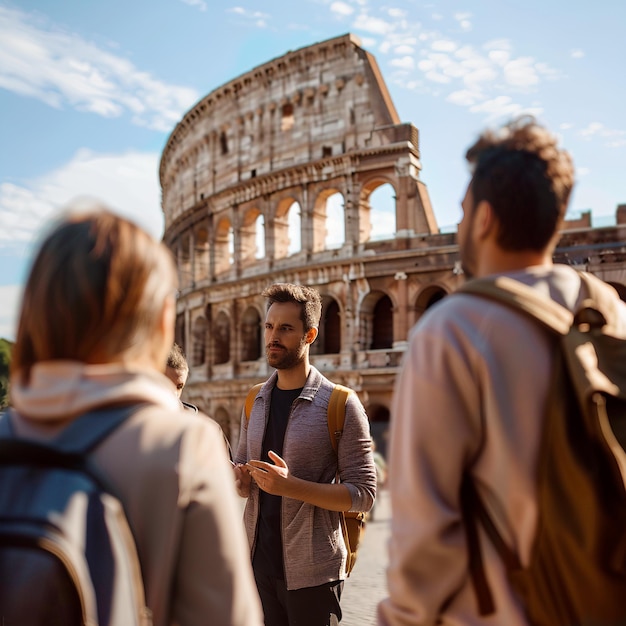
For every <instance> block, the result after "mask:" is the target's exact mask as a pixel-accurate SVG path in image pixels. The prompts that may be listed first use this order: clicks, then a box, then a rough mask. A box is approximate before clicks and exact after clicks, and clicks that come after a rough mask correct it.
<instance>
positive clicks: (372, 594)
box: [341, 490, 390, 626]
mask: <svg viewBox="0 0 626 626" xmlns="http://www.w3.org/2000/svg"><path fill="white" fill-rule="evenodd" d="M389 518H390V509H389V493H388V492H387V491H386V490H381V491H379V494H378V498H377V502H376V511H375V516H374V520H373V521H369V522H368V524H367V527H366V529H365V536H364V537H363V544H362V546H361V547H360V548H359V555H358V559H357V562H356V565H355V566H354V570H352V574H350V578H348V579H347V580H346V582H345V584H344V587H343V595H342V597H341V607H342V610H343V619H342V620H341V626H371V625H372V624H376V605H377V604H378V602H380V600H381V599H382V598H384V597H385V596H386V595H387V586H386V581H385V568H386V567H387V538H388V536H389Z"/></svg>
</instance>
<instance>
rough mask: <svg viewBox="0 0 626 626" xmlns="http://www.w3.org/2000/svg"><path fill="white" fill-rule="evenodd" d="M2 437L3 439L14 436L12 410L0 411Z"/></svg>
mask: <svg viewBox="0 0 626 626" xmlns="http://www.w3.org/2000/svg"><path fill="white" fill-rule="evenodd" d="M0 437H1V438H3V439H6V438H9V437H13V424H12V422H11V410H10V409H6V411H0Z"/></svg>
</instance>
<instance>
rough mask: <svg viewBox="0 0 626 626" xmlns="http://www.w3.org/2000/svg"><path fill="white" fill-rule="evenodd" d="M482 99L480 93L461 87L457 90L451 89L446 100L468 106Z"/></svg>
mask: <svg viewBox="0 0 626 626" xmlns="http://www.w3.org/2000/svg"><path fill="white" fill-rule="evenodd" d="M482 99H483V96H482V94H480V93H476V92H475V91H470V90H469V89H461V90H459V91H453V92H452V93H451V94H450V95H448V97H447V98H446V100H447V101H448V102H451V103H452V104H457V105H459V106H462V107H469V106H472V105H474V104H476V103H477V102H480V101H481V100H482Z"/></svg>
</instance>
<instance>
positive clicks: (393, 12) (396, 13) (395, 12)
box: [387, 9, 407, 20]
mask: <svg viewBox="0 0 626 626" xmlns="http://www.w3.org/2000/svg"><path fill="white" fill-rule="evenodd" d="M387 13H388V14H389V17H392V18H393V19H395V20H397V19H401V18H404V17H406V16H407V12H406V11H405V10H404V9H389V10H388V11H387Z"/></svg>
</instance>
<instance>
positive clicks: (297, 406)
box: [235, 366, 376, 590]
mask: <svg viewBox="0 0 626 626" xmlns="http://www.w3.org/2000/svg"><path fill="white" fill-rule="evenodd" d="M277 378H278V376H277V373H276V372H274V374H272V376H271V377H270V378H269V379H268V380H267V382H266V383H265V385H264V386H263V387H262V388H261V390H260V391H259V393H258V395H257V397H256V399H255V401H254V404H253V406H252V410H251V412H250V420H249V422H248V420H247V419H246V416H245V412H243V413H242V418H241V433H240V438H239V446H238V448H237V454H236V455H235V461H236V462H238V463H245V462H246V461H249V460H252V459H260V458H261V448H262V444H263V436H264V434H265V428H266V425H267V420H268V418H269V410H270V401H271V396H272V389H273V388H274V386H275V384H276V381H277ZM333 387H334V385H333V383H331V382H330V381H329V380H328V379H327V378H325V377H324V376H323V375H322V374H321V373H320V372H319V371H318V370H317V369H316V368H315V367H313V366H311V370H310V372H309V376H308V377H307V380H306V384H305V386H304V388H303V389H302V392H301V393H300V395H299V397H298V398H296V400H295V401H294V403H293V406H292V409H291V414H290V416H289V421H288V424H287V429H286V431H285V439H284V444H283V458H284V460H285V462H286V463H287V467H289V473H290V474H292V475H293V476H296V477H297V478H301V479H303V480H308V481H312V482H317V483H332V482H333V481H334V479H335V475H336V473H337V470H338V471H339V477H340V480H341V482H342V483H343V484H344V485H345V486H346V487H347V488H348V490H349V491H350V495H351V497H352V507H351V510H353V511H369V510H370V509H371V507H372V505H373V503H374V498H375V497H376V468H375V465H374V458H373V455H372V446H371V439H370V432H369V422H368V420H367V415H366V414H365V410H364V408H363V405H362V404H361V402H360V401H359V399H358V398H357V396H356V394H350V397H349V399H348V402H347V404H346V416H345V423H344V430H343V434H342V436H341V437H340V439H339V442H338V453H337V454H336V453H335V451H334V450H333V446H332V442H331V439H330V434H329V432H328V417H327V415H328V401H329V400H330V394H331V392H332V390H333ZM281 507H282V508H281V524H282V540H283V560H284V571H285V583H286V585H287V589H290V590H291V589H301V588H303V587H315V586H318V585H322V584H324V583H327V582H332V581H335V580H341V579H343V578H345V566H346V557H347V551H346V547H345V544H344V541H343V535H342V532H341V527H340V523H339V513H338V512H336V511H329V510H327V509H322V508H319V507H316V506H313V505H312V504H307V503H305V502H302V501H300V500H294V499H292V498H287V497H283V498H282V504H281ZM258 515H259V487H258V486H257V485H256V483H255V482H254V481H252V482H251V484H250V496H249V498H248V502H247V503H246V509H245V512H244V521H245V527H246V531H247V534H248V541H249V543H250V548H251V553H252V555H254V548H255V540H256V529H257V522H258Z"/></svg>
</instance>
